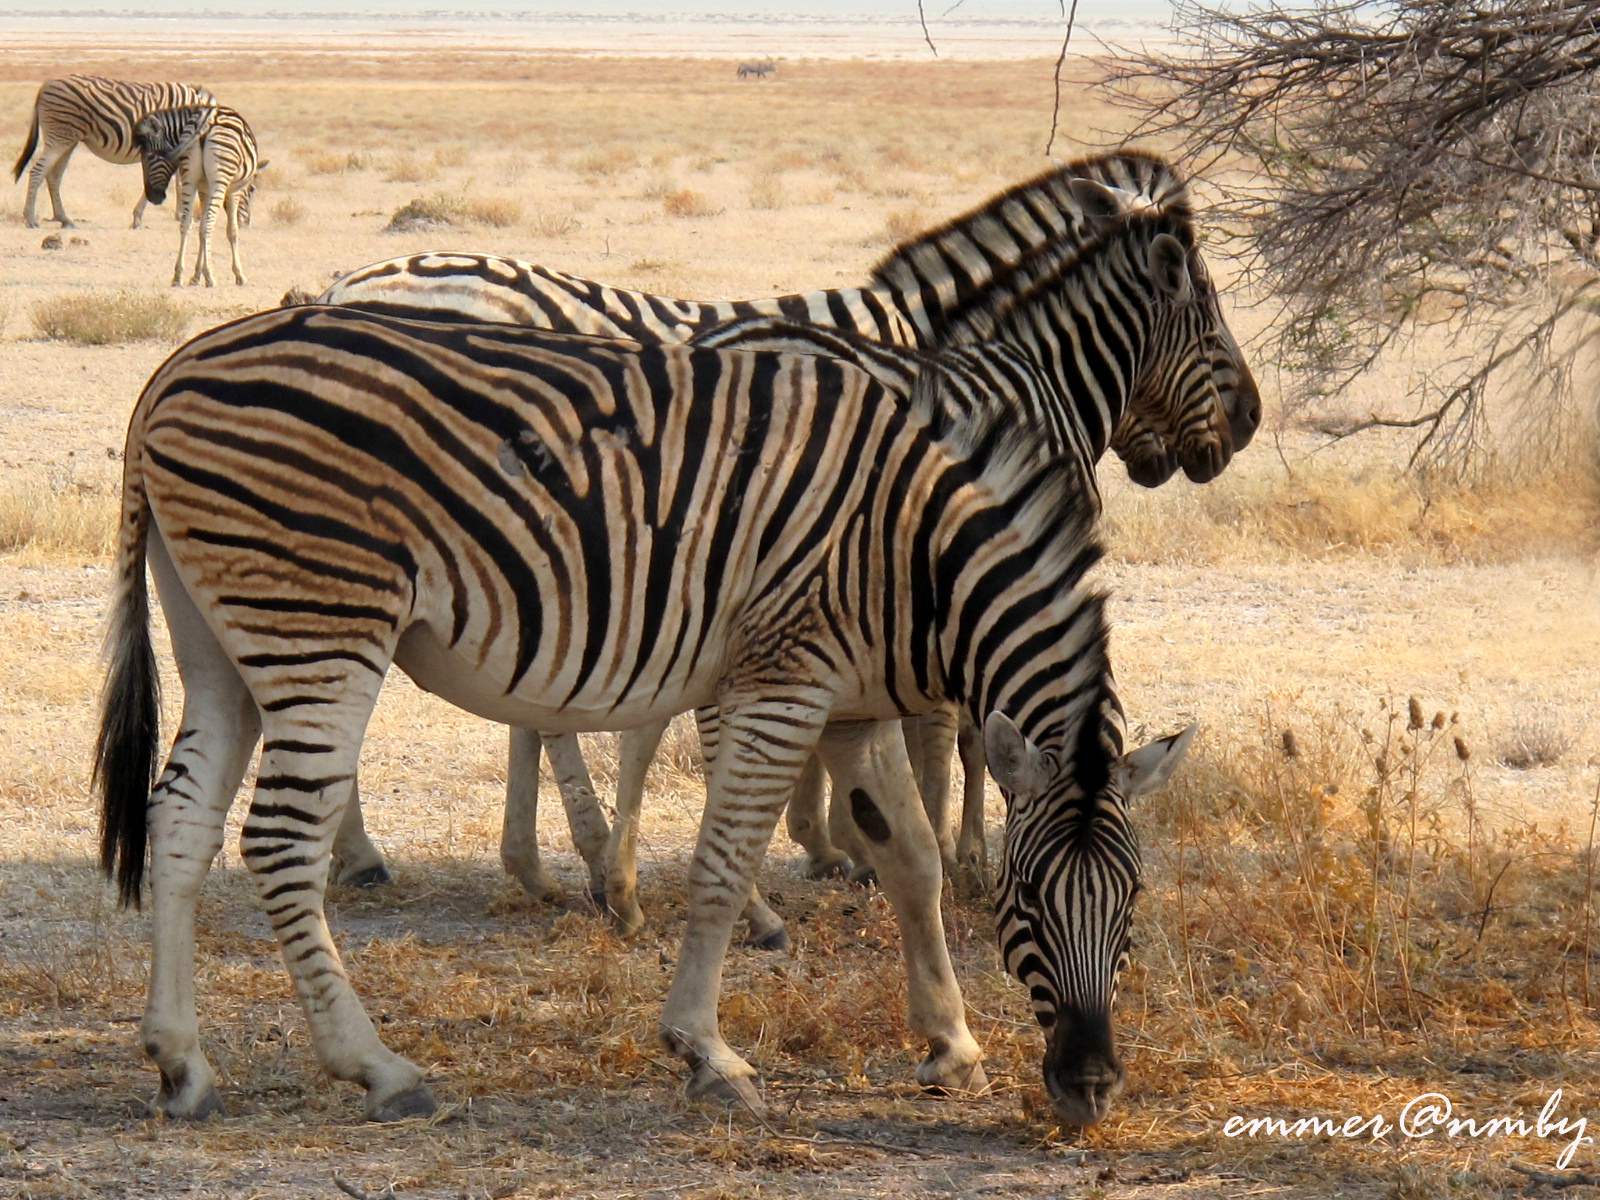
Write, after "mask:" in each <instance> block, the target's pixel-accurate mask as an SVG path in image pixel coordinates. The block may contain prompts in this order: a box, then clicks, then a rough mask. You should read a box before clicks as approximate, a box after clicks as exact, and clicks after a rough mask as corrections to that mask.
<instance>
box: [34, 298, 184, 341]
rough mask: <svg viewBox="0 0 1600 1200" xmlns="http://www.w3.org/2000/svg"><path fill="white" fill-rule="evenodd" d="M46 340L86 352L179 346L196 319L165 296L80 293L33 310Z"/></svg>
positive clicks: (36, 324)
mask: <svg viewBox="0 0 1600 1200" xmlns="http://www.w3.org/2000/svg"><path fill="white" fill-rule="evenodd" d="M28 312H29V315H30V316H31V317H32V318H33V324H34V326H35V328H37V329H38V331H39V333H40V335H41V336H43V337H47V338H55V339H59V340H61V341H68V342H78V343H80V344H81V345H85V346H114V345H118V344H121V343H124V342H159V341H169V342H175V341H177V340H178V339H179V338H181V337H182V336H183V334H184V331H185V330H186V329H187V328H188V327H189V322H190V321H191V320H192V319H193V317H194V312H193V310H192V309H190V308H189V307H188V306H187V305H185V304H181V303H179V302H178V301H177V300H174V299H173V298H172V297H171V296H169V295H167V294H166V293H165V292H135V291H131V290H130V291H118V292H88V293H84V292H77V293H73V294H71V295H62V296H56V297H53V298H51V299H48V300H40V301H38V302H36V303H35V304H34V305H32V307H30V308H29V310H28Z"/></svg>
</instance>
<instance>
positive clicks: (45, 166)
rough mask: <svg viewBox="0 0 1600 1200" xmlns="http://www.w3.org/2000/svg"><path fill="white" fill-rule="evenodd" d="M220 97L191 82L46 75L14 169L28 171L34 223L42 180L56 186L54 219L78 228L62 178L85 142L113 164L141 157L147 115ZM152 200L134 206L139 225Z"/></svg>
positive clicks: (17, 173) (28, 212)
mask: <svg viewBox="0 0 1600 1200" xmlns="http://www.w3.org/2000/svg"><path fill="white" fill-rule="evenodd" d="M216 102H217V101H216V97H215V96H213V95H212V94H211V93H210V92H208V91H207V90H206V89H205V88H203V87H195V86H194V85H192V84H187V83H129V82H127V81H126V80H122V79H102V78H100V77H99V76H98V75H67V76H63V77H62V78H60V79H47V80H45V82H44V83H43V84H42V85H41V86H40V88H39V94H38V96H37V97H35V99H34V102H33V123H32V124H31V125H30V126H29V127H28V140H27V142H26V143H25V144H24V145H23V147H22V154H21V155H20V156H19V157H18V158H17V164H16V166H15V167H14V168H13V169H12V172H11V178H12V180H13V181H16V180H19V179H21V178H22V174H23V172H24V171H26V172H27V173H28V199H27V201H26V203H25V204H24V205H23V210H22V216H23V220H24V221H25V222H26V223H27V226H28V228H29V229H37V228H39V213H38V205H39V187H40V185H41V184H48V185H49V187H50V206H51V208H52V209H53V210H54V215H53V216H52V217H51V220H54V221H59V222H60V223H61V227H62V228H63V229H75V228H77V226H76V225H75V224H74V223H73V221H72V218H70V217H69V216H67V210H66V207H65V206H64V205H63V204H62V203H61V177H62V175H64V174H65V173H66V170H67V162H68V160H70V159H71V158H72V152H73V151H74V150H76V149H77V148H78V145H79V144H80V143H82V144H83V145H85V146H87V147H88V148H89V150H90V152H91V153H93V154H96V155H98V156H99V157H101V158H103V159H105V160H106V161H107V162H110V163H134V162H138V161H139V147H138V145H137V143H136V142H135V141H134V136H133V131H134V127H135V126H137V125H138V123H139V121H140V120H141V119H142V118H144V117H145V116H147V115H148V114H150V113H152V112H155V111H157V110H158V109H163V108H175V107H178V106H180V105H187V104H215V103H216ZM30 164H31V165H30ZM146 203H148V201H147V200H146V199H145V197H144V196H140V197H139V203H138V204H137V205H135V206H134V209H133V228H135V229H137V228H139V225H140V223H141V222H142V221H143V219H144V208H145V205H146Z"/></svg>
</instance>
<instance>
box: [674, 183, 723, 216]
mask: <svg viewBox="0 0 1600 1200" xmlns="http://www.w3.org/2000/svg"><path fill="white" fill-rule="evenodd" d="M661 207H662V209H663V210H664V211H665V212H666V214H667V215H668V216H669V217H714V216H716V215H717V214H718V213H720V212H721V211H722V209H721V208H720V207H718V206H717V205H716V204H715V203H713V202H712V200H711V198H710V197H709V196H707V195H705V194H704V193H702V192H696V191H692V190H691V189H689V188H684V189H683V190H682V191H679V192H669V193H667V195H665V196H663V197H662V198H661Z"/></svg>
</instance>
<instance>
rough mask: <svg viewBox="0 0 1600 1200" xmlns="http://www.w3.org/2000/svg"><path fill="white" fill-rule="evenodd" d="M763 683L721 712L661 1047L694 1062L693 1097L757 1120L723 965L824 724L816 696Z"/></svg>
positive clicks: (752, 1081)
mask: <svg viewBox="0 0 1600 1200" xmlns="http://www.w3.org/2000/svg"><path fill="white" fill-rule="evenodd" d="M766 686H767V687H768V689H769V698H768V699H765V700H763V701H760V702H753V703H750V704H748V705H738V706H732V705H726V704H725V705H723V706H722V710H721V713H720V726H721V729H720V736H719V737H718V739H717V742H716V750H715V754H714V756H713V758H712V759H711V762H710V766H709V774H708V778H707V781H706V811H705V815H704V816H703V817H702V818H701V821H700V838H699V842H698V843H697V845H696V846H695V852H694V858H693V860H692V861H691V862H690V864H689V924H688V928H687V929H686V930H685V932H684V935H683V946H682V949H681V951H680V953H679V956H678V968H677V970H676V971H675V972H674V974H673V977H672V987H671V988H670V989H669V991H668V992H667V1002H666V1005H665V1007H664V1008H663V1010H662V1015H661V1040H662V1042H663V1044H664V1045H666V1046H667V1048H668V1049H670V1050H671V1051H673V1053H675V1054H677V1055H678V1056H679V1057H681V1058H682V1059H683V1060H684V1061H685V1062H686V1063H687V1064H688V1065H689V1069H690V1076H689V1082H688V1085H687V1091H688V1095H689V1098H690V1099H691V1100H706V1101H720V1102H722V1103H724V1104H734V1105H741V1106H744V1107H746V1108H748V1109H749V1110H750V1111H751V1112H754V1113H760V1112H762V1111H763V1108H764V1105H763V1103H762V1100H761V1094H760V1092H759V1091H758V1090H757V1083H758V1076H757V1075H756V1072H755V1069H754V1068H753V1067H751V1066H750V1064H749V1063H747V1062H745V1060H744V1059H742V1058H740V1057H739V1055H737V1054H735V1053H734V1052H733V1049H732V1048H731V1047H730V1046H729V1045H728V1043H727V1042H725V1041H724V1040H723V1038H722V1034H721V1031H720V1029H719V1027H718V1024H717V998H718V995H719V994H720V992H721V987H722V963H723V959H724V958H725V957H726V956H727V952H728V943H729V941H730V940H731V938H732V934H733V924H734V921H735V919H736V918H737V917H738V915H739V912H740V910H741V908H743V906H744V904H745V902H746V901H747V900H748V899H749V896H750V886H751V882H752V881H753V880H754V878H755V874H756V869H757V867H758V866H759V865H760V863H761V859H762V856H763V855H764V854H765V853H766V849H767V843H768V842H769V841H770V840H771V838H772V831H773V829H774V828H776V826H777V823H778V814H779V813H780V812H781V811H782V810H783V806H784V805H785V804H786V803H787V802H788V800H789V795H790V793H791V792H792V791H793V790H794V785H795V781H796V780H797V779H798V778H799V776H800V772H801V770H802V769H803V768H804V766H805V762H806V759H807V758H808V757H809V756H810V753H811V745H812V743H813V742H814V741H815V739H816V737H817V735H818V733H819V732H820V731H821V727H822V723H823V721H824V719H825V717H826V710H825V709H824V708H823V707H822V705H821V704H820V703H819V698H818V697H816V696H814V695H806V694H799V693H796V694H794V695H792V696H790V697H788V698H786V699H780V698H773V697H771V696H770V691H771V690H775V689H772V687H771V685H770V684H767V685H766ZM780 695H781V693H780Z"/></svg>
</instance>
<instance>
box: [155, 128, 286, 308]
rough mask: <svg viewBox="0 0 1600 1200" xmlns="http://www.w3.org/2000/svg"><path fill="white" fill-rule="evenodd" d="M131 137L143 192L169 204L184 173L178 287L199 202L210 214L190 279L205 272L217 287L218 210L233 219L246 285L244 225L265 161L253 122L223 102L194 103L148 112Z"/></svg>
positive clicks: (231, 239)
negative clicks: (241, 249) (242, 251)
mask: <svg viewBox="0 0 1600 1200" xmlns="http://www.w3.org/2000/svg"><path fill="white" fill-rule="evenodd" d="M133 136H134V142H135V144H137V146H138V147H139V157H140V161H141V162H142V163H143V166H144V194H145V199H147V200H148V201H149V202H150V203H152V204H161V203H163V202H164V201H165V200H166V198H167V189H168V187H169V186H170V185H171V182H172V179H173V176H175V175H176V176H177V178H178V209H179V231H178V261H177V263H176V265H174V267H173V268H172V286H173V287H177V286H178V285H179V284H181V283H182V282H183V255H184V250H185V249H186V248H187V247H188V244H189V226H190V225H191V224H192V222H193V220H194V208H195V204H196V203H197V202H199V203H202V204H203V205H204V213H203V215H202V217H201V219H200V249H199V252H198V253H197V255H196V257H195V261H194V274H193V275H191V276H190V277H189V284H190V286H193V285H194V284H196V283H199V282H200V281H201V280H202V279H203V280H204V281H205V285H206V286H207V287H215V286H216V279H215V278H214V277H213V276H212V274H211V233H212V230H213V229H214V228H215V227H216V223H217V215H218V213H219V212H220V213H225V214H226V218H227V224H228V246H229V248H230V249H231V250H232V252H233V281H234V282H235V283H237V284H243V283H244V282H245V276H244V264H243V263H242V262H241V261H240V259H239V229H240V227H241V226H243V225H248V224H249V223H250V197H251V195H252V193H254V191H255V186H256V174H257V172H259V171H260V170H261V168H263V167H265V166H266V165H267V164H266V163H264V162H262V161H260V157H259V155H258V154H257V152H256V139H255V134H254V133H252V132H251V130H250V126H249V124H248V123H247V122H246V121H245V119H244V118H243V117H242V116H240V115H239V114H238V112H236V111H235V110H234V109H231V108H227V107H224V106H222V105H210V106H203V105H191V106H187V107H184V108H170V109H163V110H162V111H160V112H154V113H151V114H149V115H148V116H146V117H144V118H142V119H141V120H140V121H139V124H138V125H137V126H135V127H134V134H133Z"/></svg>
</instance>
